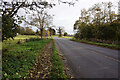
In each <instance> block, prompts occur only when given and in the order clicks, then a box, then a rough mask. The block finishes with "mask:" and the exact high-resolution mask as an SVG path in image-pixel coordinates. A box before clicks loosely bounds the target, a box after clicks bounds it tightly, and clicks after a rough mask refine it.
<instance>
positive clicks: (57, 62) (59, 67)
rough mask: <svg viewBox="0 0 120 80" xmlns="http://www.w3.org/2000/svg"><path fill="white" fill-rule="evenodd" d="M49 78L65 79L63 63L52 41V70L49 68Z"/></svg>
mask: <svg viewBox="0 0 120 80" xmlns="http://www.w3.org/2000/svg"><path fill="white" fill-rule="evenodd" d="M51 76H52V77H51V78H52V79H55V80H56V79H58V78H62V79H65V80H66V79H67V76H66V74H65V72H64V65H63V63H62V60H61V58H60V56H59V53H58V51H57V48H56V46H55V43H54V41H53V55H52V70H51Z"/></svg>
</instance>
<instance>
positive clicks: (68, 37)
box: [61, 36, 73, 39]
mask: <svg viewBox="0 0 120 80" xmlns="http://www.w3.org/2000/svg"><path fill="white" fill-rule="evenodd" d="M61 38H67V39H72V38H73V37H72V36H62V37H61Z"/></svg>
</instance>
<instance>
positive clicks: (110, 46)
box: [71, 39, 120, 50]
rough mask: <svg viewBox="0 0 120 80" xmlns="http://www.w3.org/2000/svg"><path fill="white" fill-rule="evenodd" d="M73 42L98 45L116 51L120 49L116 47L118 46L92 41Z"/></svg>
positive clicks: (119, 46) (118, 46)
mask: <svg viewBox="0 0 120 80" xmlns="http://www.w3.org/2000/svg"><path fill="white" fill-rule="evenodd" d="M71 41H76V42H81V43H86V44H91V45H97V46H101V47H106V48H111V49H116V50H118V49H120V45H116V44H106V43H97V42H92V41H86V40H76V39H71Z"/></svg>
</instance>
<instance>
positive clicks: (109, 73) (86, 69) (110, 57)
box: [54, 37, 120, 78]
mask: <svg viewBox="0 0 120 80" xmlns="http://www.w3.org/2000/svg"><path fill="white" fill-rule="evenodd" d="M54 40H55V42H56V44H57V45H58V47H59V49H60V51H61V52H62V54H63V55H64V56H65V58H66V59H67V64H68V65H69V68H70V69H71V72H72V73H73V75H74V77H75V78H118V77H119V69H118V68H119V66H118V65H119V63H120V60H118V54H120V53H118V51H117V50H112V49H108V48H103V47H98V46H95V45H88V44H84V43H78V42H73V41H70V40H68V39H63V38H58V37H54Z"/></svg>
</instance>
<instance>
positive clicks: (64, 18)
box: [49, 0, 119, 34]
mask: <svg viewBox="0 0 120 80" xmlns="http://www.w3.org/2000/svg"><path fill="white" fill-rule="evenodd" d="M109 1H110V2H112V3H113V5H114V6H116V9H115V10H116V12H117V6H118V4H117V2H118V1H119V0H79V1H78V2H76V4H75V5H74V6H69V5H67V4H60V5H56V6H55V7H54V8H53V9H51V10H50V11H49V13H51V14H54V15H55V16H54V20H53V24H54V25H55V26H63V27H64V29H65V31H66V32H68V33H69V34H74V32H73V25H74V22H75V21H76V20H78V18H79V16H80V11H81V9H83V8H85V9H88V8H90V7H92V5H94V4H96V3H99V2H109Z"/></svg>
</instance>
